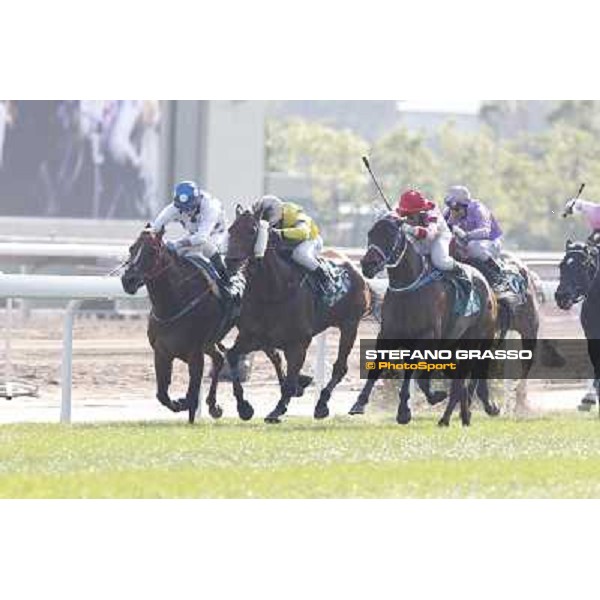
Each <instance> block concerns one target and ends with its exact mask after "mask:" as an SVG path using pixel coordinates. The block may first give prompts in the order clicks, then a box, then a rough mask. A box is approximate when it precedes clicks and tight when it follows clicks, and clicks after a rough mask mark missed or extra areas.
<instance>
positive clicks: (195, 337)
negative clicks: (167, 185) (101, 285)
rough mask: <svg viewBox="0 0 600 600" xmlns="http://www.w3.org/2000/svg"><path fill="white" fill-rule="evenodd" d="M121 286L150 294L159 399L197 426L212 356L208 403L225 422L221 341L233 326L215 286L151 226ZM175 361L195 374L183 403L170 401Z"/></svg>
mask: <svg viewBox="0 0 600 600" xmlns="http://www.w3.org/2000/svg"><path fill="white" fill-rule="evenodd" d="M121 282H122V285H123V289H124V290H125V292H127V293H128V294H135V293H136V291H137V290H138V289H139V288H140V287H142V286H143V285H145V286H146V288H147V290H148V295H149V297H150V301H151V303H152V312H151V313H150V317H149V321H148V339H149V341H150V345H151V346H152V348H153V350H154V371H155V375H156V385H157V394H156V396H157V398H158V401H159V402H160V403H161V404H163V405H164V406H166V407H167V408H168V409H169V410H171V411H173V412H180V411H184V410H187V411H188V420H189V422H190V423H193V422H194V419H195V416H196V411H197V409H198V401H199V393H200V384H201V382H202V374H203V370H204V354H207V355H208V356H210V357H211V359H212V362H213V370H212V371H213V372H212V377H211V385H210V390H209V393H208V396H207V398H206V403H207V405H208V407H209V413H210V415H211V417H213V418H214V419H218V418H220V417H221V416H222V414H223V410H222V409H221V407H220V406H219V404H218V403H217V386H218V380H219V372H220V370H221V367H222V366H223V362H224V354H223V351H222V347H220V346H219V344H218V343H219V342H220V339H221V338H222V337H223V336H224V335H225V333H226V331H227V328H228V327H230V325H229V324H227V325H226V326H225V327H223V321H224V318H225V307H224V305H223V303H222V301H221V300H220V299H219V298H218V297H217V293H216V290H215V287H214V282H212V281H210V282H209V279H208V278H207V277H205V276H203V275H202V274H201V272H200V271H199V269H198V268H197V267H196V266H195V265H193V264H192V263H190V262H189V261H187V260H186V259H182V258H179V257H177V256H174V255H173V254H172V253H171V252H169V250H168V249H167V247H166V245H165V244H164V243H163V239H162V232H161V233H159V234H153V233H152V232H151V230H150V229H149V228H146V229H145V230H144V231H142V233H141V234H140V236H139V237H138V239H137V240H136V241H135V242H134V244H133V245H132V246H131V248H130V249H129V260H128V264H127V269H126V270H125V271H124V273H123V275H122V276H121ZM175 359H179V360H181V361H183V362H185V363H187V365H188V373H189V385H188V389H187V393H186V396H185V398H182V399H180V400H171V398H170V397H169V385H170V383H171V374H172V370H173V361H174V360H175ZM237 408H238V414H239V415H240V417H241V418H242V419H244V420H247V419H250V418H252V413H253V411H252V407H251V406H250V405H249V404H244V403H243V402H238V406H237Z"/></svg>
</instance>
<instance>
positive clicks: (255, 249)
mask: <svg viewBox="0 0 600 600" xmlns="http://www.w3.org/2000/svg"><path fill="white" fill-rule="evenodd" d="M235 215H236V216H235V221H234V222H233V223H232V224H231V226H230V227H229V237H228V240H227V256H226V258H225V262H226V263H227V268H228V270H229V271H230V272H236V271H237V270H238V269H239V268H240V266H241V265H242V264H243V263H245V262H246V261H247V260H248V259H249V258H252V257H262V256H263V255H264V253H265V250H266V248H267V242H268V239H269V229H268V228H269V224H268V223H267V222H266V221H262V220H261V219H260V216H259V215H256V214H255V213H254V212H253V211H251V210H248V209H244V208H243V207H242V206H241V205H239V204H238V205H237V206H236V209H235Z"/></svg>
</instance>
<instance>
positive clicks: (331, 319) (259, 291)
mask: <svg viewBox="0 0 600 600" xmlns="http://www.w3.org/2000/svg"><path fill="white" fill-rule="evenodd" d="M286 248H287V245H286V244H285V243H284V242H282V241H281V239H280V238H279V237H278V236H277V235H276V234H274V233H273V232H271V231H269V230H268V223H267V222H266V221H261V220H260V218H259V216H258V215H255V214H253V212H252V211H250V210H243V209H242V207H241V206H238V207H237V214H236V219H235V221H234V223H233V224H232V225H231V227H230V228H229V242H228V250H227V259H226V262H227V266H228V268H229V269H230V271H232V272H236V271H238V270H239V269H240V268H241V267H242V266H243V265H244V266H245V275H246V280H247V287H246V292H245V294H244V297H243V300H242V308H241V314H240V319H239V323H238V330H239V334H238V337H237V339H236V341H235V343H234V345H233V347H232V348H231V349H230V350H229V351H228V352H227V359H228V361H229V365H230V368H231V377H232V382H233V390H234V394H235V397H236V399H237V401H238V403H239V402H244V390H243V388H242V385H241V383H240V377H239V372H238V362H239V359H240V356H241V355H243V354H247V353H248V352H254V351H256V350H269V351H272V350H273V349H275V348H279V349H281V350H283V352H284V355H285V359H286V362H287V372H286V374H285V376H284V377H283V379H282V378H281V377H280V383H281V398H280V400H279V402H278V403H277V406H276V407H275V408H274V409H273V410H272V411H271V412H270V413H269V415H268V416H267V417H266V419H265V421H266V422H267V423H278V422H279V421H280V418H281V416H282V415H284V414H285V413H286V411H287V408H288V404H289V402H290V399H291V398H292V397H293V396H297V395H300V394H301V389H300V388H301V387H302V381H301V380H300V379H299V376H300V370H301V368H302V365H303V364H304V360H305V358H306V352H307V350H308V346H309V345H310V342H311V340H312V338H313V337H314V336H315V335H317V334H318V333H320V332H321V331H324V330H325V329H327V328H328V327H337V328H338V329H339V330H340V341H339V347H338V355H337V360H336V361H335V363H334V365H333V372H332V375H331V379H330V380H329V382H328V383H327V385H326V386H325V387H324V388H323V389H322V390H321V394H320V396H319V400H318V402H317V404H316V406H315V411H314V416H315V418H316V419H323V418H325V417H327V416H328V415H329V407H328V402H329V399H330V398H331V393H332V391H333V389H334V388H335V386H336V385H337V384H338V383H339V382H340V381H341V380H342V378H343V377H344V375H345V374H346V372H347V370H348V356H349V354H350V351H351V350H352V347H353V345H354V341H355V339H356V334H357V330H358V325H359V323H360V321H361V319H362V318H363V316H366V314H367V313H368V312H369V310H370V307H371V291H370V288H369V286H368V284H367V282H366V281H365V280H364V278H363V277H362V276H361V274H360V273H359V272H358V271H357V270H356V269H355V267H354V266H353V265H352V264H351V263H350V262H349V261H345V262H343V263H342V264H341V265H340V266H341V268H343V269H345V271H346V273H347V275H348V277H349V279H350V285H349V289H348V291H347V292H346V294H345V295H344V296H342V297H341V298H340V299H339V300H338V301H337V302H336V303H335V304H333V306H327V305H326V304H324V303H323V300H322V299H320V298H319V294H317V293H315V291H314V290H313V288H312V287H311V285H309V283H308V275H307V273H306V272H305V271H304V270H302V269H301V268H300V267H299V266H297V265H295V264H293V263H292V262H291V260H290V259H289V258H285V257H284V256H283V255H282V253H281V252H284V251H285V249H286Z"/></svg>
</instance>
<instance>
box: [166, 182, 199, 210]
mask: <svg viewBox="0 0 600 600" xmlns="http://www.w3.org/2000/svg"><path fill="white" fill-rule="evenodd" d="M200 198H201V193H200V190H199V189H198V186H197V185H196V184H195V183H194V182H193V181H182V182H181V183H178V184H177V185H176V186H175V194H174V198H173V204H175V206H176V207H177V208H178V209H179V210H180V211H181V212H191V211H193V210H195V209H197V208H199V206H200Z"/></svg>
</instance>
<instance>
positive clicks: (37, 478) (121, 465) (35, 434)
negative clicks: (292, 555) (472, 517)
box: [0, 414, 600, 498]
mask: <svg viewBox="0 0 600 600" xmlns="http://www.w3.org/2000/svg"><path fill="white" fill-rule="evenodd" d="M0 496H2V497H17V498H21V497H38V498H39V497H53V498H54V497H59V498H74V497H94V498H98V497H108V498H131V497H133V498H138V497H165V498H171V497H213V498H214V497H220V498H223V497H226V498H240V497H241V498H248V497H250V498H252V497H260V498H265V497H266V498H291V497H294V498H297V497H309V498H312V497H319V498H323V497H333V498H344V497H375V498H384V497H385V498H387V497H418V498H422V497H451V498H453V497H559V498H562V497H600V422H598V419H597V417H595V416H593V415H574V416H568V417H567V416H552V417H547V418H537V419H531V420H521V421H515V420H510V419H503V418H499V419H494V420H492V419H489V418H485V417H484V416H482V415H480V414H476V415H475V419H474V423H473V425H472V427H471V428H469V429H463V428H462V427H461V426H460V425H459V422H458V419H456V420H455V421H454V423H453V426H451V427H450V429H439V428H438V427H437V426H436V425H435V421H434V420H433V419H432V418H427V417H419V416H418V415H417V418H416V420H415V421H413V423H411V424H410V425H409V426H408V427H400V426H398V425H396V424H395V423H394V422H393V421H392V420H391V419H390V420H369V419H363V420H350V419H349V418H336V419H332V420H330V421H329V422H327V423H316V422H314V421H312V420H309V419H293V418H290V419H289V420H288V421H287V422H286V423H284V424H281V425H278V426H266V425H264V424H263V423H262V422H259V421H256V422H253V423H243V424H242V423H239V422H237V421H234V420H223V421H221V422H218V423H202V424H198V425H195V426H193V427H190V426H188V425H185V424H183V423H182V424H177V423H134V424H115V425H104V424H102V425H99V424H94V425H71V426H61V425H37V424H32V425H5V426H2V427H0Z"/></svg>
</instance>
